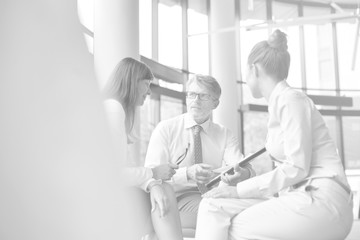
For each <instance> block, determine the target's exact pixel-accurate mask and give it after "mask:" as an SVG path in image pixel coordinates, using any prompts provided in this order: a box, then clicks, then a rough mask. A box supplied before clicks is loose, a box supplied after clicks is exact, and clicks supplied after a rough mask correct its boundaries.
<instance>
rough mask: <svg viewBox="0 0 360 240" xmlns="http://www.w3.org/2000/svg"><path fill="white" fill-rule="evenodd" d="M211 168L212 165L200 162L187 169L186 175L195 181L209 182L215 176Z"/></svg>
mask: <svg viewBox="0 0 360 240" xmlns="http://www.w3.org/2000/svg"><path fill="white" fill-rule="evenodd" d="M211 169H212V166H211V165H209V164H206V163H199V164H195V165H192V166H190V167H188V168H187V169H186V175H187V178H188V179H192V180H194V181H195V182H198V183H207V182H209V181H210V180H211V179H212V177H213V176H214V173H213V172H212V170H211Z"/></svg>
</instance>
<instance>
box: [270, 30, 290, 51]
mask: <svg viewBox="0 0 360 240" xmlns="http://www.w3.org/2000/svg"><path fill="white" fill-rule="evenodd" d="M267 42H268V44H269V46H270V47H272V48H275V49H278V50H280V51H286V50H287V49H288V46H287V39H286V34H285V33H283V32H281V31H280V30H279V29H276V30H275V31H274V32H273V33H272V34H271V35H270V37H269V40H268V41H267Z"/></svg>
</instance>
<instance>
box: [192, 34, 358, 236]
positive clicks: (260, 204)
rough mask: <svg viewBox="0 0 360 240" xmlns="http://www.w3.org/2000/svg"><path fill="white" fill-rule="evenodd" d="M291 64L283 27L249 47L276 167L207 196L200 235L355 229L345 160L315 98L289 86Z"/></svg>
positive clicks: (250, 75)
mask: <svg viewBox="0 0 360 240" xmlns="http://www.w3.org/2000/svg"><path fill="white" fill-rule="evenodd" d="M289 66H290V55H289V53H288V51H287V39H286V35H285V34H284V33H283V32H281V31H279V30H276V31H275V32H274V33H273V34H272V35H271V36H270V38H269V40H268V41H261V42H259V43H257V44H256V45H255V46H254V47H253V49H252V50H251V52H250V54H249V57H248V71H247V75H246V79H247V84H248V86H249V87H250V90H251V93H252V95H253V96H254V97H255V98H262V97H264V98H265V99H266V101H267V102H268V111H269V120H268V125H267V126H268V136H267V142H266V149H267V152H268V153H269V156H270V159H271V160H272V161H274V163H275V166H276V167H275V168H274V169H273V170H272V171H270V172H267V173H265V174H262V175H259V176H255V177H253V178H250V179H247V180H245V181H243V182H239V183H238V184H237V185H236V186H226V185H225V186H219V187H217V188H215V189H213V190H211V191H209V192H208V193H206V194H205V195H204V199H203V200H202V202H201V203H200V207H199V213H198V214H199V215H198V222H197V232H196V239H197V240H205V239H206V240H212V239H214V240H215V239H217V240H220V239H221V240H225V239H239V240H240V239H242V240H243V239H257V240H260V239H276V240H281V239H282V240H290V239H291V240H297V239H299V240H304V239H306V240H311V239H313V240H331V239H334V240H335V239H344V238H345V237H346V236H347V234H348V233H349V232H350V230H351V226H352V220H353V215H352V196H351V191H350V189H349V185H348V182H347V180H346V176H345V173H344V168H343V166H342V163H341V159H340V157H339V155H338V153H337V149H336V146H335V143H334V141H333V140H332V139H331V138H330V134H329V130H328V128H327V127H326V125H325V122H324V120H323V118H322V116H321V114H320V113H319V111H318V110H317V109H316V107H315V106H314V103H313V102H312V101H311V99H309V98H308V97H307V96H306V95H305V94H304V93H302V92H299V91H296V90H294V89H292V88H291V87H290V86H289V85H288V84H287V82H286V79H287V77H288V71H289ZM229 177H231V176H229ZM229 177H228V178H229ZM275 196H276V197H275Z"/></svg>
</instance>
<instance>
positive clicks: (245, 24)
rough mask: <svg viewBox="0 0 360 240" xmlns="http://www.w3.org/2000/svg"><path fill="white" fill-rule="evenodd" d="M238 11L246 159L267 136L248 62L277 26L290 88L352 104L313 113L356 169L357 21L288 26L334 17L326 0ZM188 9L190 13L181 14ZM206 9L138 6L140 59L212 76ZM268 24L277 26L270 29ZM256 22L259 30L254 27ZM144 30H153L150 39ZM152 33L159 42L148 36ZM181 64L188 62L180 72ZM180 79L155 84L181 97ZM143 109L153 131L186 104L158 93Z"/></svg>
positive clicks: (191, 2)
mask: <svg viewBox="0 0 360 240" xmlns="http://www.w3.org/2000/svg"><path fill="white" fill-rule="evenodd" d="M150 2H151V3H150ZM209 3H210V5H208V4H209ZM154 4H156V6H154ZM235 6H238V7H239V9H236V14H235V15H236V16H238V17H239V18H237V20H240V23H239V22H237V23H236V22H234V29H235V27H236V26H240V30H239V35H237V37H238V38H237V40H239V42H238V46H237V47H239V48H238V49H234V51H237V50H239V53H240V54H239V61H240V62H238V63H237V64H236V66H237V67H238V69H237V71H238V72H239V73H240V74H239V78H240V79H237V82H238V83H239V84H238V87H239V96H240V97H239V98H240V104H242V105H243V106H245V105H248V106H250V107H241V110H240V114H239V119H240V121H239V122H241V131H240V132H241V134H239V138H240V139H242V145H241V147H242V150H243V151H244V153H245V154H249V153H251V152H254V151H256V150H257V149H258V148H259V147H261V145H262V144H263V142H261V139H265V137H266V122H267V118H268V114H267V112H266V102H265V100H264V99H254V98H253V97H252V96H251V94H250V91H249V88H248V87H247V85H246V83H245V74H246V71H247V56H248V54H249V52H250V50H251V48H252V47H253V45H254V43H256V42H258V41H260V40H266V39H267V38H268V36H269V34H270V33H271V32H272V31H273V30H274V29H277V28H279V29H281V30H282V31H284V32H285V33H286V34H287V35H288V47H289V49H288V50H289V52H290V55H291V65H290V70H289V76H288V79H287V81H288V83H289V84H290V85H291V86H293V87H295V88H297V89H299V90H302V91H304V92H306V93H307V94H309V95H320V96H323V97H325V99H327V98H326V97H327V96H334V97H341V96H347V97H352V98H353V106H350V107H344V106H339V105H337V104H336V103H334V104H328V103H326V102H325V104H324V102H322V103H321V104H318V105H317V107H318V108H319V109H320V110H321V111H322V113H324V114H323V115H324V119H325V122H326V124H327V126H328V128H329V129H330V134H331V137H332V138H333V139H334V141H335V143H336V145H337V146H338V149H339V153H340V155H341V157H342V158H343V159H344V163H345V166H346V168H349V169H354V168H355V169H356V168H357V169H360V163H359V162H360V152H359V150H358V148H356V147H355V145H354V144H356V140H358V139H360V131H359V128H360V126H359V122H360V121H359V120H360V119H359V117H360V113H359V112H360V100H359V99H360V81H358V79H359V76H360V67H359V66H360V59H359V58H360V46H359V47H358V50H357V52H354V46H355V41H360V40H359V37H357V38H356V37H355V34H356V27H357V25H356V24H357V22H356V21H355V19H349V20H346V21H341V22H340V21H336V22H331V21H330V20H326V19H322V20H321V21H320V20H319V21H313V22H305V23H304V22H302V23H300V22H299V21H298V22H296V21H293V22H292V23H291V21H292V20H299V19H298V18H299V17H304V18H305V19H306V18H313V17H315V18H319V19H321V16H329V15H330V14H331V13H334V12H335V13H336V10H335V9H332V8H331V6H330V5H329V4H327V3H326V1H317V3H316V4H314V3H313V1H291V0H289V1H287V0H279V1H277V0H272V1H267V0H253V1H242V0H237V4H235ZM186 7H187V9H183V8H186ZM154 9H157V10H156V11H154ZM210 9H211V1H207V0H184V1H179V0H158V1H149V0H140V10H141V11H142V14H141V15H142V16H140V19H143V20H142V21H141V23H140V24H141V26H140V31H141V32H140V36H141V41H140V43H141V44H140V50H141V54H142V55H143V56H147V57H149V58H151V57H153V58H154V60H156V61H158V62H159V63H161V64H163V65H166V66H168V67H170V68H176V69H180V71H182V73H183V74H184V76H185V75H187V74H188V73H189V72H190V73H203V74H209V73H211V69H209V66H210V64H209V62H210V61H211V57H212V56H211V52H210V49H212V48H211V44H212V43H211V41H209V39H210V38H209V34H212V33H211V32H210V33H209V25H210V23H211V16H209V14H208V13H209V10H210ZM355 9H356V6H350V5H349V4H348V5H346V8H344V10H345V11H346V12H354V11H355ZM234 11H235V9H234ZM154 14H157V15H156V16H154ZM151 19H158V21H157V26H152V25H151V24H150V22H151ZM271 21H273V22H275V23H276V24H278V25H276V24H275V25H274V24H269V23H272V22H271ZM185 23H187V25H186V26H184V24H185ZM261 23H263V24H262V25H259V24H261ZM264 23H265V24H264ZM287 23H290V24H287ZM266 24H268V25H266ZM259 26H265V27H259ZM266 26H268V27H266ZM149 29H152V32H151V33H150V32H149ZM154 31H156V34H158V38H154V36H153V35H152V34H154ZM142 38H145V39H142ZM151 39H152V40H154V39H157V41H158V42H157V43H156V42H151ZM144 41H145V42H144ZM349 42H350V44H349ZM359 45H360V43H359ZM149 46H157V47H156V48H157V51H158V52H157V56H158V58H157V59H156V57H155V56H151V53H154V49H151V50H149ZM355 57H356V58H355ZM354 59H356V62H354ZM183 63H186V64H185V65H184V66H183ZM354 63H355V65H354ZM352 65H354V67H352ZM185 78H186V77H185ZM185 78H184V82H177V84H175V85H174V83H173V82H172V81H171V79H170V80H169V79H166V80H164V81H162V80H159V81H158V82H157V83H156V84H157V85H158V86H160V87H161V88H163V89H169V90H171V91H176V92H180V93H181V92H183V91H184V83H185ZM169 82H170V83H169ZM175 95H176V94H175ZM339 101H340V100H339ZM148 107H149V108H152V109H149V110H148V113H147V116H148V117H150V118H152V119H153V121H150V123H149V124H150V125H151V126H149V127H148V128H150V129H151V128H153V127H154V126H155V125H156V124H157V122H158V121H160V120H162V119H166V118H169V117H172V116H175V115H178V114H180V113H182V112H184V111H185V108H184V101H183V99H182V98H181V97H179V95H176V97H174V96H171V95H164V94H163V93H161V91H160V92H158V93H156V94H154V95H153V96H152V100H151V101H149V104H148ZM154 119H155V120H154ZM150 132H151V131H150ZM147 137H149V136H147ZM254 164H255V165H256V169H257V171H258V172H260V173H261V172H265V171H267V170H269V169H270V168H271V166H268V165H267V163H265V159H264V158H261V157H260V158H259V159H258V160H257V161H256V162H255V163H254Z"/></svg>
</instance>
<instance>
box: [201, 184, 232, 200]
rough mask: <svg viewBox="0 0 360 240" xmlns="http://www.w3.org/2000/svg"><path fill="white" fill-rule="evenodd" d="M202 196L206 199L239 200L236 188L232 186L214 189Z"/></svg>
mask: <svg viewBox="0 0 360 240" xmlns="http://www.w3.org/2000/svg"><path fill="white" fill-rule="evenodd" d="M202 196H203V197H206V198H239V194H238V193H237V190H236V187H232V186H220V187H216V188H213V189H211V190H210V191H208V192H207V193H205V194H203V195H202Z"/></svg>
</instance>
